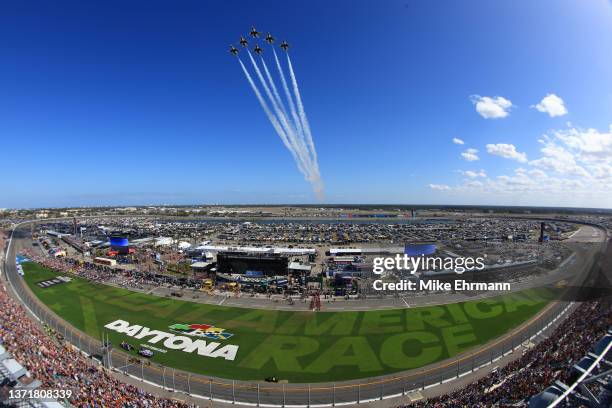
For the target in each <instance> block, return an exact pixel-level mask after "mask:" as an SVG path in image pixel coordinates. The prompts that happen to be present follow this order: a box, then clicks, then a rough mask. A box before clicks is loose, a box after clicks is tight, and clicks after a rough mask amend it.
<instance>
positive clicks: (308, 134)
mask: <svg viewBox="0 0 612 408" xmlns="http://www.w3.org/2000/svg"><path fill="white" fill-rule="evenodd" d="M287 64H288V65H289V74H290V75H291V82H292V83H293V92H294V93H295V101H296V102H297V106H298V110H299V112H300V119H301V121H302V127H303V128H304V134H305V135H306V140H307V142H308V146H309V147H310V151H311V153H312V156H313V158H314V162H315V163H317V151H316V150H315V146H314V142H313V140H312V133H311V132H310V125H309V124H308V118H306V112H305V111H304V105H303V104H302V97H301V96H300V88H298V84H297V80H296V79H295V73H294V72H293V66H292V65H291V58H289V54H287ZM317 171H318V169H317Z"/></svg>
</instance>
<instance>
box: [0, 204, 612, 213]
mask: <svg viewBox="0 0 612 408" xmlns="http://www.w3.org/2000/svg"><path fill="white" fill-rule="evenodd" d="M124 207H134V208H146V207H168V208H181V207H306V208H343V207H346V208H347V209H353V208H355V209H361V207H366V208H369V207H373V208H370V209H385V208H389V209H397V208H399V209H401V210H410V209H411V208H412V209H455V208H456V209H463V208H465V209H479V208H481V209H537V210H564V211H571V210H575V211H604V212H612V208H604V207H569V206H568V207H563V206H556V207H555V206H538V205H496V204H491V205H489V204H409V203H406V204H401V203H389V204H385V203H363V204H358V203H326V204H310V203H277V204H263V203H251V204H246V203H233V204H207V203H187V204H118V205H90V206H63V207H20V208H8V207H7V208H1V207H0V209H3V210H7V211H36V210H71V209H88V208H91V209H104V208H124Z"/></svg>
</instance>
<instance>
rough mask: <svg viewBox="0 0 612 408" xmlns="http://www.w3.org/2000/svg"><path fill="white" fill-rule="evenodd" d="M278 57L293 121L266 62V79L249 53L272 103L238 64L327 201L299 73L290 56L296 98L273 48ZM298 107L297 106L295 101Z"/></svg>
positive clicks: (289, 63)
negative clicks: (295, 71)
mask: <svg viewBox="0 0 612 408" xmlns="http://www.w3.org/2000/svg"><path fill="white" fill-rule="evenodd" d="M272 50H273V53H274V60H275V62H276V67H277V69H278V73H279V75H280V78H281V82H282V85H283V89H284V91H285V96H286V98H287V103H288V106H289V110H290V112H291V118H289V113H288V112H287V109H286V108H285V104H284V103H283V99H282V98H281V96H280V94H279V92H278V89H277V87H276V84H275V82H274V79H273V77H272V75H271V73H270V70H269V69H268V66H267V64H266V62H265V60H264V59H263V57H262V58H261V64H262V66H263V71H264V73H265V76H266V79H267V81H266V79H264V76H263V74H262V72H261V70H260V69H259V65H258V64H257V62H256V61H255V59H254V58H253V55H252V54H251V52H250V51H249V50H248V49H247V50H246V51H247V53H248V55H249V59H250V60H251V64H252V65H253V69H254V71H255V73H256V74H257V77H258V78H259V82H260V83H261V87H262V88H263V90H264V93H265V96H267V99H268V100H269V104H270V105H271V107H272V109H271V108H270V106H269V104H268V101H266V98H265V97H264V95H262V92H260V89H259V87H258V86H257V85H256V84H255V81H254V80H253V77H252V76H251V74H250V73H249V70H248V69H247V68H246V66H245V65H244V63H243V62H242V60H241V59H240V58H238V61H239V62H240V66H241V68H242V71H243V72H244V75H245V76H246V78H247V80H248V82H249V84H250V85H251V88H252V89H253V92H254V93H255V96H256V97H257V100H258V101H259V104H260V105H261V107H262V109H263V110H264V112H265V114H266V116H267V117H268V119H269V120H270V122H271V123H272V126H273V127H274V130H275V131H276V133H277V134H278V135H279V137H280V138H281V140H282V142H283V144H284V145H285V147H286V148H287V150H289V152H290V153H291V156H292V157H293V160H294V161H295V163H296V165H297V167H298V169H299V170H300V172H301V173H302V174H303V175H304V178H305V179H306V180H307V181H308V182H309V183H310V184H311V185H312V188H313V190H314V192H315V194H316V195H317V197H318V198H319V199H323V181H322V179H321V174H320V171H319V164H318V162H317V153H316V150H315V146H314V142H313V139H312V133H311V131H310V125H309V123H308V119H307V118H306V113H305V111H304V105H303V103H302V98H301V95H300V93H299V88H298V85H297V80H296V78H295V73H294V72H293V66H292V65H291V60H290V59H289V56H287V62H288V66H289V73H290V76H291V81H292V85H293V95H292V93H291V91H290V90H289V89H290V88H289V85H288V82H287V80H286V78H285V74H284V71H283V69H282V67H281V64H280V61H279V59H278V56H277V54H276V51H275V50H274V47H272ZM293 98H295V101H296V104H297V109H296V105H295V104H294V99H293Z"/></svg>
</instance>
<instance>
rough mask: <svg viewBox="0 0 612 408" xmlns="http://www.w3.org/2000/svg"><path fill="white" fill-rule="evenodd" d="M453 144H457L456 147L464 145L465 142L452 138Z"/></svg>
mask: <svg viewBox="0 0 612 408" xmlns="http://www.w3.org/2000/svg"><path fill="white" fill-rule="evenodd" d="M453 143H454V144H458V145H464V144H465V142H464V141H463V140H462V139H459V138H458V137H453Z"/></svg>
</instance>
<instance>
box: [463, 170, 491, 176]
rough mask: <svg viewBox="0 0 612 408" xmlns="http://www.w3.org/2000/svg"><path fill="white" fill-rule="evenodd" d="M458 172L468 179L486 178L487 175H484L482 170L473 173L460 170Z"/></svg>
mask: <svg viewBox="0 0 612 408" xmlns="http://www.w3.org/2000/svg"><path fill="white" fill-rule="evenodd" d="M459 172H460V173H461V174H463V175H464V176H466V177H469V178H477V177H487V173H485V171H484V170H480V171H479V172H475V171H472V170H466V171H461V170H460V171H459Z"/></svg>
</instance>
